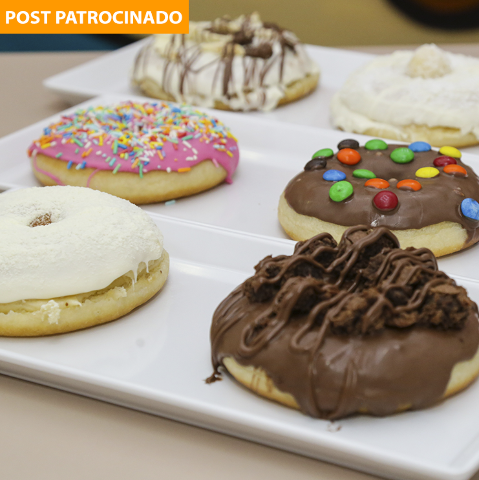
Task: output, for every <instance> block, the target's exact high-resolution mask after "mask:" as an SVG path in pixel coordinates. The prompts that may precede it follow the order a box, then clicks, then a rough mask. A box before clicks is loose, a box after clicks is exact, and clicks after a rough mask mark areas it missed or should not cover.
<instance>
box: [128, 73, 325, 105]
mask: <svg viewBox="0 0 479 480" xmlns="http://www.w3.org/2000/svg"><path fill="white" fill-rule="evenodd" d="M319 77H320V74H319V72H318V73H314V74H311V73H309V74H307V75H306V76H305V77H304V78H301V79H299V80H296V81H294V82H292V83H290V84H289V85H287V86H286V89H285V91H284V95H283V97H282V98H281V99H280V100H279V102H278V105H277V106H278V107H279V106H280V105H286V104H288V103H291V102H294V101H296V100H299V99H300V98H303V97H306V96H307V95H309V94H310V93H312V92H313V91H314V90H315V89H316V87H317V86H318V83H319ZM138 87H139V88H140V90H142V91H143V92H144V93H146V94H147V95H148V96H150V97H153V98H158V99H160V100H167V101H171V102H175V101H177V100H176V99H175V98H174V97H173V95H170V94H169V93H167V92H165V91H164V90H163V89H162V88H161V87H160V85H158V83H157V82H155V81H154V80H153V79H151V78H149V77H146V78H144V79H142V80H141V81H139V82H138ZM214 108H216V109H218V110H229V111H234V110H233V109H232V108H231V107H230V106H228V105H226V104H225V103H223V102H221V101H219V100H215V103H214Z"/></svg>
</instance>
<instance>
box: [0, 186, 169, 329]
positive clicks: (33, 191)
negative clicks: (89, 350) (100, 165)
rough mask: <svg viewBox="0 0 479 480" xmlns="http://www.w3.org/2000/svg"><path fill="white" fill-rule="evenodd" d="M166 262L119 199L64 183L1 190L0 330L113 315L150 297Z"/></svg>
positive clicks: (142, 220) (143, 220)
mask: <svg viewBox="0 0 479 480" xmlns="http://www.w3.org/2000/svg"><path fill="white" fill-rule="evenodd" d="M168 268H169V258H168V253H167V252H166V250H164V248H163V236H162V234H161V232H160V231H159V229H158V227H157V226H156V225H155V224H154V223H153V221H152V220H151V218H150V217H149V216H148V215H147V214H146V213H145V212H144V211H143V210H141V209H140V208H138V207H136V206H135V205H133V204H131V203H130V202H127V201H126V200H122V199H120V198H117V197H114V196H112V195H108V194H107V193H103V192H98V191H95V190H90V189H88V188H80V187H67V186H65V187H61V186H55V187H46V188H39V187H33V188H28V189H24V190H17V191H14V192H8V193H5V194H3V195H1V196H0V335H3V336H22V337H31V336H40V335H51V334H56V333H64V332H71V331H74V330H79V329H83V328H87V327H91V326H94V325H99V324H101V323H105V322H109V321H111V320H115V319H117V318H119V317H121V316H123V315H126V314H127V313H128V312H130V311H131V310H133V309H134V308H136V307H138V306H139V305H141V304H143V303H145V302H146V301H147V300H148V299H150V298H151V297H153V295H155V294H156V293H157V292H158V291H159V290H160V289H161V288H162V287H163V285H164V283H165V281H166V278H167V276H168Z"/></svg>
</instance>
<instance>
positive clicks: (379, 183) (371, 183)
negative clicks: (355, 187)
mask: <svg viewBox="0 0 479 480" xmlns="http://www.w3.org/2000/svg"><path fill="white" fill-rule="evenodd" d="M364 186H365V187H373V188H380V189H383V188H388V187H389V182H388V181H386V180H383V179H382V178H372V179H371V180H368V181H367V182H366V183H365V184H364Z"/></svg>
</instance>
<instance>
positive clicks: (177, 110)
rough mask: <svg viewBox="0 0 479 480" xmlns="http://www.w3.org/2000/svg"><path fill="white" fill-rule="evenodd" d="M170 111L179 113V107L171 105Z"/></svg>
mask: <svg viewBox="0 0 479 480" xmlns="http://www.w3.org/2000/svg"><path fill="white" fill-rule="evenodd" d="M171 111H172V112H174V113H181V108H178V107H173V108H172V109H171Z"/></svg>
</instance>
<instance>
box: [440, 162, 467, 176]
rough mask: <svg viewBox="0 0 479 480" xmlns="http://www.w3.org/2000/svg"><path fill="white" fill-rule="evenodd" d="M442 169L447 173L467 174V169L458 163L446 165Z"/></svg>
mask: <svg viewBox="0 0 479 480" xmlns="http://www.w3.org/2000/svg"><path fill="white" fill-rule="evenodd" d="M443 171H444V173H447V174H448V175H458V176H460V177H466V176H467V170H466V169H465V168H464V167H461V166H460V165H446V166H445V167H444V170H443Z"/></svg>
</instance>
